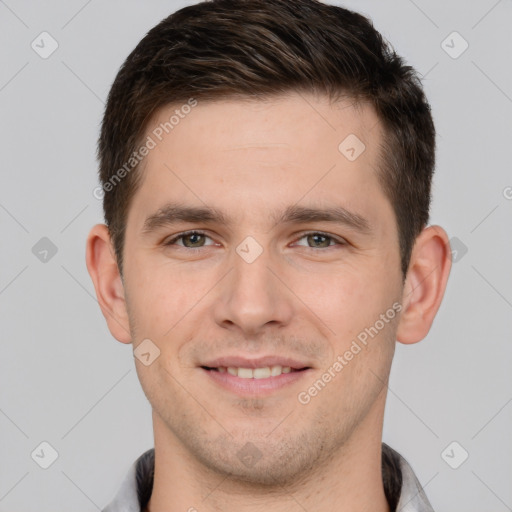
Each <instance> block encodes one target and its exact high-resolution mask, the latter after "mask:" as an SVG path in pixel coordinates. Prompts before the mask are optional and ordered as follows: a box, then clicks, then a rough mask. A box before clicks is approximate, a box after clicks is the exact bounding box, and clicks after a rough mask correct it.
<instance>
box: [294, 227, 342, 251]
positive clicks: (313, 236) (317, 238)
mask: <svg viewBox="0 0 512 512" xmlns="http://www.w3.org/2000/svg"><path fill="white" fill-rule="evenodd" d="M303 239H306V243H307V247H309V248H311V249H325V248H327V247H332V246H333V245H346V242H345V241H344V240H343V239H341V238H337V237H334V236H332V235H328V234H327V233H321V232H318V231H314V232H311V233H304V234H303V235H302V236H301V237H300V238H299V239H298V240H303ZM296 245H304V244H300V243H297V242H296Z"/></svg>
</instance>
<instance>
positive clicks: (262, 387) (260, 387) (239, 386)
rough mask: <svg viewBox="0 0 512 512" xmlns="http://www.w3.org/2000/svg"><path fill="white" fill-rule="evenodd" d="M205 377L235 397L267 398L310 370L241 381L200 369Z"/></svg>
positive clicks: (214, 371) (237, 378) (234, 377)
mask: <svg viewBox="0 0 512 512" xmlns="http://www.w3.org/2000/svg"><path fill="white" fill-rule="evenodd" d="M201 370H202V371H203V372H205V373H206V374H207V376H208V377H209V378H210V379H212V380H213V381H214V382H216V383H217V384H218V385H219V386H221V387H223V388H224V389H227V390H228V391H231V392H233V393H236V394H237V395H242V396H246V395H250V396H255V395H257V396H267V395H270V394H272V392H274V391H277V390H279V389H282V388H284V387H286V386H290V385H292V384H294V383H296V382H298V381H299V380H302V379H303V378H304V377H305V376H306V375H309V373H310V371H311V370H310V369H307V370H300V371H295V372H290V373H282V374H281V375H278V376H276V377H268V378H266V379H242V378H241V377H237V376H235V375H231V374H230V373H228V372H225V373H220V372H218V371H216V370H205V369H204V368H201Z"/></svg>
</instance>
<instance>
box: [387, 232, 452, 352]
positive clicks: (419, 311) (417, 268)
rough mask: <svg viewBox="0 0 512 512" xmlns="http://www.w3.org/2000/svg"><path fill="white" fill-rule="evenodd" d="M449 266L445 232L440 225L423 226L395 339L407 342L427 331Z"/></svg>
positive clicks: (439, 301)
mask: <svg viewBox="0 0 512 512" xmlns="http://www.w3.org/2000/svg"><path fill="white" fill-rule="evenodd" d="M450 269H451V252H450V243H449V240H448V235H447V234H446V232H445V231H444V229H443V228H441V227H440V226H429V227H427V228H425V229H424V230H423V231H422V232H421V233H420V234H419V235H418V237H417V238H416V242H415V244H414V248H413V250H412V254H411V261H410V264H409V270H408V272H407V278H406V281H405V286H404V292H403V296H402V305H403V309H402V313H401V316H400V322H399V324H398V330H397V340H398V341H399V342H401V343H405V344H410V343H417V342H418V341H421V340H422V339H423V338H425V336H426V335H427V334H428V332H429V330H430V327H431V326H432V322H433V321H434V317H435V315H436V313H437V311H438V309H439V306H440V305H441V301H442V299H443V295H444V292H445V289H446V283H447V281H448V276H449V274H450Z"/></svg>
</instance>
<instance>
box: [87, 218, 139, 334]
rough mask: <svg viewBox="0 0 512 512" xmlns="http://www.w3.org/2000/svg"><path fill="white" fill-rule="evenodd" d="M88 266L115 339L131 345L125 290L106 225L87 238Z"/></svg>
mask: <svg viewBox="0 0 512 512" xmlns="http://www.w3.org/2000/svg"><path fill="white" fill-rule="evenodd" d="M86 264H87V270H88V271H89V275H90V276H91V278H92V281H93V283H94V288H95V290H96V297H97V298H98V303H99V305H100V308H101V311H102V313H103V316H104V317H105V320H106V321H107V325H108V328H109V330H110V332H111V333H112V336H114V338H116V339H117V340H118V341H120V342H121V343H131V341H132V339H131V335H130V325H129V321H128V310H127V308H126V300H125V294H124V286H123V282H122V280H121V275H120V274H119V268H118V266H117V259H116V257H115V252H114V248H113V245H112V242H111V240H110V233H109V231H108V228H107V226H105V224H96V226H94V227H93V228H92V229H91V231H90V233H89V236H88V237H87V246H86Z"/></svg>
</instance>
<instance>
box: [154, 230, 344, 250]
mask: <svg viewBox="0 0 512 512" xmlns="http://www.w3.org/2000/svg"><path fill="white" fill-rule="evenodd" d="M190 235H202V236H205V237H207V238H210V239H211V237H210V236H208V235H207V234H206V233H205V232H204V231H196V230H191V231H185V232H183V233H179V234H178V235H176V236H174V237H173V238H171V239H170V240H168V241H167V242H165V243H164V244H163V245H164V246H172V245H174V244H175V243H176V242H177V241H178V240H181V239H183V238H185V237H187V236H190ZM311 235H320V236H323V237H326V238H329V239H331V240H332V241H334V242H336V243H335V244H333V245H329V246H327V247H307V246H306V248H307V249H313V250H318V249H324V250H325V249H328V248H330V247H334V245H341V246H343V245H347V242H346V241H345V240H343V239H341V238H338V237H335V236H333V235H330V234H329V233H324V232H323V231H306V232H304V233H301V236H300V237H299V238H297V240H301V239H303V238H305V237H308V236H311ZM178 247H180V248H182V249H188V250H199V249H204V248H205V247H208V246H202V247H185V246H178Z"/></svg>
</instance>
